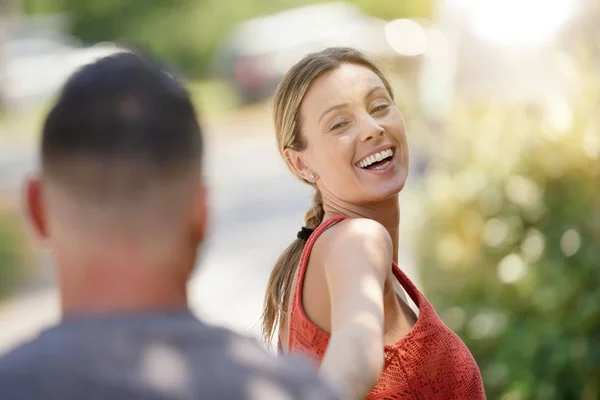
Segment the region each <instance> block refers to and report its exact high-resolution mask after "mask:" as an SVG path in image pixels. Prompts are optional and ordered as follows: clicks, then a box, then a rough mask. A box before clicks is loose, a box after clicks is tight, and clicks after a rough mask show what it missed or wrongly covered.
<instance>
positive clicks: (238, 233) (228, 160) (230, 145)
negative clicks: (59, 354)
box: [0, 135, 418, 354]
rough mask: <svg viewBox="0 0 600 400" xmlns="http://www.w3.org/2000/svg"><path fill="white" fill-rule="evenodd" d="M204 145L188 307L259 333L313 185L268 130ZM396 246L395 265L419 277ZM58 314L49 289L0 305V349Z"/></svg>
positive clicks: (27, 156)
mask: <svg viewBox="0 0 600 400" xmlns="http://www.w3.org/2000/svg"><path fill="white" fill-rule="evenodd" d="M239 136H240V135H238V137H237V138H227V139H220V140H213V141H211V142H209V143H208V146H207V151H206V153H207V157H206V164H205V165H206V168H205V169H206V174H207V178H208V182H209V186H210V189H211V207H212V211H213V213H212V215H213V217H212V220H211V229H210V230H211V235H210V236H209V239H208V240H207V242H206V243H205V244H204V246H203V247H202V249H201V251H200V259H199V262H198V267H197V270H196V273H195V274H194V277H193V279H192V280H191V282H190V305H191V307H192V309H193V310H194V311H195V312H196V313H197V314H198V315H199V316H201V317H202V318H205V319H206V320H208V321H210V322H212V323H216V324H221V325H225V326H227V327H229V328H231V329H234V330H236V331H238V332H241V333H245V334H249V335H253V336H259V334H260V329H259V328H260V320H259V318H260V314H261V308H262V298H263V293H264V289H265V286H266V283H267V280H268V277H269V273H270V270H271V268H272V266H273V264H274V262H275V259H276V258H277V256H278V255H279V253H280V251H282V250H283V249H284V248H285V246H287V244H289V243H290V242H291V241H292V240H293V239H294V238H295V235H296V232H297V231H298V230H299V229H300V227H301V226H302V222H303V216H304V212H305V210H306V209H307V208H308V206H309V205H310V200H311V195H312V193H311V191H312V189H311V188H310V187H308V186H307V185H303V184H302V183H300V182H299V181H298V180H297V179H295V178H294V177H293V176H292V175H291V173H290V172H289V171H288V170H287V168H286V167H285V164H284V163H283V161H282V160H281V159H280V157H279V153H278V152H277V148H276V145H275V142H274V138H273V136H272V135H268V136H267V135H262V136H258V137H256V136H255V137H251V138H243V137H239ZM35 160H36V159H35V153H34V152H32V151H28V150H22V151H18V152H12V153H11V155H10V156H9V155H7V156H6V157H0V184H2V183H4V184H9V183H10V184H11V185H17V184H19V182H20V181H21V179H22V177H23V176H24V174H25V173H26V172H27V171H30V170H32V169H33V168H35V165H36V163H35ZM407 254H408V252H407V251H406V249H401V257H400V264H401V265H402V266H403V269H404V270H405V271H406V272H407V274H408V275H409V276H410V277H412V278H414V279H415V280H416V283H417V285H418V279H417V278H418V277H417V274H416V273H415V270H414V267H413V265H412V263H411V262H410V259H409V257H408V256H407ZM58 316H59V312H58V303H57V295H56V290H55V288H54V287H53V286H52V285H50V286H49V287H48V288H45V289H40V290H38V291H34V292H29V293H27V294H24V295H21V296H18V297H16V298H14V299H12V301H9V302H7V303H5V304H4V305H3V306H1V307H0V327H2V328H1V329H0V354H1V353H2V352H4V351H6V350H8V349H10V348H11V347H13V346H14V345H16V344H18V343H20V342H22V341H23V340H25V339H27V338H29V337H31V336H32V335H35V334H36V333H37V332H38V331H39V330H40V329H42V328H43V327H45V326H47V325H48V324H51V323H53V322H55V321H56V319H57V318H58Z"/></svg>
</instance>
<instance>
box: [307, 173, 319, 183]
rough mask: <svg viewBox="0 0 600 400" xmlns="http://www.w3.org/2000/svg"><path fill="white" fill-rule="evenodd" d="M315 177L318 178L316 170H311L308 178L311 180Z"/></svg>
mask: <svg viewBox="0 0 600 400" xmlns="http://www.w3.org/2000/svg"><path fill="white" fill-rule="evenodd" d="M315 179H317V174H315V173H314V172H311V173H310V175H309V177H308V180H309V181H314V180H315Z"/></svg>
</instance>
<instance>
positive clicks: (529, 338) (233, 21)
mask: <svg viewBox="0 0 600 400" xmlns="http://www.w3.org/2000/svg"><path fill="white" fill-rule="evenodd" d="M128 44H135V45H139V46H141V47H143V48H146V49H149V50H150V51H151V52H152V53H153V54H154V55H156V56H158V57H160V58H161V59H163V60H164V61H165V62H166V63H167V65H168V67H169V69H170V70H171V71H172V72H173V73H174V74H175V75H177V76H179V77H180V78H181V79H183V80H184V81H185V82H186V83H187V85H188V87H189V90H190V92H191V93H192V96H193V99H194V102H195V103H196V105H197V107H198V110H199V112H200V114H201V120H202V122H203V124H204V125H205V127H206V131H207V136H208V138H207V140H208V141H209V143H208V149H207V152H208V159H207V170H208V176H209V180H210V185H211V187H212V196H213V199H212V205H213V208H214V213H213V219H212V236H211V237H210V239H209V240H208V243H206V245H205V246H204V248H203V249H202V251H201V257H200V262H199V268H198V270H197V272H196V274H195V276H194V279H193V280H192V282H190V291H191V303H192V304H191V305H192V307H193V309H194V311H195V312H196V313H198V315H200V316H202V317H203V318H205V319H207V320H209V321H212V322H214V323H218V324H223V325H226V326H228V327H230V328H232V329H235V330H237V331H239V332H242V333H247V334H250V335H255V336H257V337H258V335H259V333H260V331H259V326H260V321H259V318H260V313H261V305H262V296H263V291H264V288H265V286H266V283H267V279H268V276H269V273H270V269H271V267H272V265H273V263H274V261H275V259H276V257H277V256H278V255H279V253H280V251H282V250H283V248H284V247H285V246H286V245H287V244H288V243H289V242H291V241H292V240H293V239H294V237H295V234H296V232H297V230H298V229H299V228H300V227H301V225H302V221H303V219H302V218H303V214H304V212H305V210H306V209H307V208H308V206H309V204H310V198H311V195H312V194H311V192H310V190H309V188H308V187H304V186H303V185H301V184H300V183H299V182H298V181H297V180H296V179H295V178H293V176H292V175H291V174H290V173H289V172H288V171H287V169H286V167H285V165H284V163H283V161H281V160H280V159H279V155H278V152H277V150H276V146H275V140H274V134H273V128H272V124H271V112H270V106H271V96H272V94H273V92H274V90H275V87H276V85H277V83H278V82H279V80H280V78H281V77H282V76H283V74H284V73H285V72H286V71H287V69H288V68H289V67H290V66H291V65H293V64H294V63H295V62H296V61H298V60H299V59H300V58H301V57H302V56H303V55H305V54H306V53H309V52H312V51H316V50H320V49H322V48H325V47H328V46H332V45H346V46H352V47H355V48H358V49H359V50H362V51H364V52H366V53H367V54H369V55H370V56H371V57H373V58H374V59H376V60H377V61H378V62H379V63H380V64H381V65H382V66H383V67H384V69H385V71H386V72H387V73H388V74H389V75H390V78H391V81H392V83H393V86H394V89H395V91H396V96H397V99H398V104H399V107H400V110H401V111H402V112H403V114H404V116H405V118H406V120H407V125H408V132H409V142H410V146H411V163H412V166H411V168H412V169H411V176H410V180H409V183H408V185H407V187H406V189H405V190H404V192H403V193H402V194H401V200H400V201H401V209H402V223H401V243H402V246H401V255H400V260H401V268H403V269H404V270H405V271H406V272H407V273H408V275H409V276H410V277H411V278H412V279H414V281H415V283H416V284H417V286H418V287H419V288H420V289H422V290H423V291H424V292H425V295H426V296H428V297H429V299H430V300H431V301H432V303H434V305H435V307H436V309H437V310H438V313H439V314H440V316H441V317H442V318H443V319H444V321H445V322H446V323H447V324H448V325H449V326H450V327H451V328H453V329H454V330H455V331H456V332H458V333H459V334H460V336H461V337H462V338H463V339H464V340H465V342H466V343H467V345H468V346H469V348H470V349H471V351H472V352H473V354H474V356H475V358H476V359H477V361H478V363H479V366H480V368H481V370H482V373H483V377H484V381H485V387H486V390H487V394H488V398H490V399H504V400H516V399H585V400H588V399H599V398H600V1H598V0H552V1H543V0H519V1H517V0H402V1H398V0H378V1H372V0H354V1H348V2H334V3H332V2H323V1H309V0H278V1H276V0H245V1H243V2H240V1H237V0H236V1H234V0H219V1H216V0H205V1H191V0H188V1H184V0H173V1H168V2H167V1H158V0H145V1H128V2H125V1H117V0H86V1H80V0H0V354H1V353H3V352H5V351H8V350H10V349H11V348H13V347H14V346H15V345H17V344H19V343H21V342H22V341H24V340H27V339H28V338H30V337H32V335H35V334H36V333H37V332H38V331H39V330H40V329H43V328H44V327H46V326H47V325H48V324H51V323H53V322H55V321H56V319H57V318H58V316H59V314H58V303H57V296H56V288H55V286H54V277H53V273H52V268H51V267H52V266H51V255H50V254H49V253H48V251H47V250H45V249H43V248H40V247H39V245H38V244H37V243H36V242H35V241H34V240H33V239H32V238H31V237H30V235H29V232H28V229H27V225H26V224H25V223H24V220H23V217H22V214H21V198H20V195H21V192H20V190H21V183H22V179H23V177H24V176H25V175H26V174H27V173H28V172H30V171H33V170H35V168H36V166H37V154H36V140H37V138H38V135H39V133H40V124H41V122H42V121H43V118H44V115H45V112H46V111H47V110H48V108H49V107H50V106H51V104H52V101H53V99H54V98H55V96H56V94H57V90H58V89H59V88H60V87H61V85H62V84H63V82H64V81H65V79H66V78H67V77H68V76H69V75H70V74H71V73H72V72H73V71H75V70H76V69H77V68H79V67H81V66H82V65H85V64H87V63H89V62H92V61H93V60H95V59H97V58H98V57H102V56H105V55H109V54H112V53H114V52H116V51H119V48H120V46H123V45H128Z"/></svg>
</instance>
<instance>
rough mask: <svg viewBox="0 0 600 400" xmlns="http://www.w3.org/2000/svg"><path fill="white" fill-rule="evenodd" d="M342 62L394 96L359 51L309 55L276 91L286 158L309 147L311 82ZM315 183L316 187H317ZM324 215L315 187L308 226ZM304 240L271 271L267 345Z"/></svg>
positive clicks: (277, 120)
mask: <svg viewBox="0 0 600 400" xmlns="http://www.w3.org/2000/svg"><path fill="white" fill-rule="evenodd" d="M342 64H355V65H360V66H363V67H366V68H368V69H370V70H371V71H373V72H374V73H375V74H377V76H379V78H380V79H381V81H382V82H383V84H384V85H385V88H386V89H387V91H388V92H389V95H390V96H391V97H392V99H393V93H392V88H391V86H390V84H389V82H388V80H387V79H386V77H385V75H384V74H383V72H381V70H380V69H379V68H378V67H377V66H376V65H375V64H374V63H373V62H372V61H370V60H369V59H368V58H367V57H365V56H364V55H363V54H362V53H360V52H359V51H357V50H354V49H351V48H345V47H331V48H328V49H325V50H322V51H320V52H318V53H312V54H309V55H307V56H306V57H304V58H303V59H302V60H300V61H299V62H298V63H297V64H296V65H294V66H293V67H292V68H291V69H290V71H289V72H288V73H287V74H286V75H285V77H284V78H283V80H282V81H281V83H280V84H279V87H278V88H277V91H276V93H275V100H274V105H273V111H274V115H275V134H276V137H277V146H278V148H279V152H280V153H281V156H282V157H283V158H284V159H285V153H284V152H285V150H286V149H288V148H289V149H293V150H297V151H302V150H304V149H305V148H306V146H307V143H306V140H305V139H304V137H303V136H302V132H301V123H302V121H301V120H300V106H301V105H302V100H303V99H304V96H305V95H306V92H307V91H308V89H309V88H310V85H311V84H312V83H313V82H314V80H315V79H317V78H318V77H320V76H321V75H323V74H324V73H326V72H328V71H332V70H335V69H336V68H338V67H339V66H341V65H342ZM288 167H289V165H288ZM290 169H291V171H292V173H294V174H295V175H296V173H295V171H294V170H293V169H292V168H290ZM296 176H297V175H296ZM298 178H299V179H301V180H302V181H303V182H305V183H309V182H308V181H306V180H304V179H302V178H300V177H298ZM309 184H310V183H309ZM313 186H314V187H315V189H316V186H315V185H313ZM324 215H325V211H324V209H323V198H322V197H321V193H320V192H319V190H318V189H316V192H315V195H314V198H313V203H312V206H311V208H310V209H309V210H308V212H307V213H306V215H305V217H304V220H305V226H306V227H307V228H309V229H315V228H316V227H317V226H319V224H321V222H322V221H323V216H324ZM305 243H306V241H305V240H304V239H296V240H294V241H293V242H292V243H291V244H290V245H289V246H288V247H287V248H286V249H285V251H284V252H283V253H282V254H281V256H279V259H278V260H277V262H276V264H275V267H274V268H273V271H272V272H271V277H270V278H269V283H268V285H267V291H266V293H265V300H264V306H263V316H262V317H263V322H262V329H263V337H264V340H265V342H266V343H267V344H270V343H271V340H272V338H273V336H274V334H275V332H276V331H277V330H278V329H279V324H280V323H281V316H282V314H286V313H287V310H288V300H289V297H290V293H291V292H292V290H293V288H292V287H291V286H292V281H293V279H294V276H295V274H296V270H297V268H298V264H299V262H300V257H301V255H302V250H303V248H304V244H305Z"/></svg>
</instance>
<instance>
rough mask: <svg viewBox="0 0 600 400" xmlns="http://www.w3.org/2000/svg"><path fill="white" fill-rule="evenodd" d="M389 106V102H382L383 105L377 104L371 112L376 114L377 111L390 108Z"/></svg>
mask: <svg viewBox="0 0 600 400" xmlns="http://www.w3.org/2000/svg"><path fill="white" fill-rule="evenodd" d="M389 106H390V105H389V104H381V105H379V106H377V107H375V108H373V109H372V110H371V114H375V113H378V112H381V111H383V110H385V109H387V108H389Z"/></svg>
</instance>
